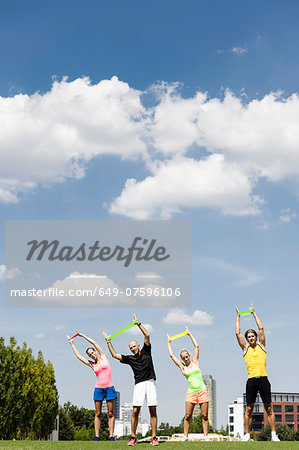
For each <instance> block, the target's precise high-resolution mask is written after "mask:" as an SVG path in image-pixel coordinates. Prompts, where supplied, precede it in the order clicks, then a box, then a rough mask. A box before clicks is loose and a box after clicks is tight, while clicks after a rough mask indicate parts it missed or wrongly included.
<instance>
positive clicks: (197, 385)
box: [184, 363, 207, 393]
mask: <svg viewBox="0 0 299 450" xmlns="http://www.w3.org/2000/svg"><path fill="white" fill-rule="evenodd" d="M184 369H185V377H186V378H187V381H188V383H189V387H188V391H187V392H191V393H193V392H201V391H206V390H207V387H206V385H205V384H204V382H203V379H202V375H201V370H200V368H199V367H198V366H197V365H196V364H194V363H191V364H189V366H185V367H184Z"/></svg>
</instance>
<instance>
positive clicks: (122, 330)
mask: <svg viewBox="0 0 299 450" xmlns="http://www.w3.org/2000/svg"><path fill="white" fill-rule="evenodd" d="M136 323H139V320H134V322H132V323H130V325H127V326H126V327H125V328H122V329H121V330H119V331H117V332H116V333H114V334H112V335H111V336H107V337H106V338H105V339H106V341H110V340H111V339H114V338H115V337H116V336H119V335H120V334H122V333H123V332H124V331H127V330H129V329H130V328H132V327H133V326H134V325H136Z"/></svg>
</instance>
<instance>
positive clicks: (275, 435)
mask: <svg viewBox="0 0 299 450" xmlns="http://www.w3.org/2000/svg"><path fill="white" fill-rule="evenodd" d="M271 441H275V442H280V439H279V437H278V436H277V434H276V433H275V434H274V435H272V436H271Z"/></svg>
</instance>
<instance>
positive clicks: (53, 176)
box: [0, 47, 299, 220]
mask: <svg viewBox="0 0 299 450" xmlns="http://www.w3.org/2000/svg"><path fill="white" fill-rule="evenodd" d="M232 51H234V53H236V54H242V53H243V54H244V52H245V51H246V49H245V47H234V48H233V49H232ZM148 93H154V94H155V95H157V97H156V101H155V104H154V106H152V105H151V106H148V107H147V106H144V105H143V104H142V95H143V94H144V93H143V92H140V91H138V90H136V89H134V88H132V87H130V86H129V85H128V84H127V83H124V82H121V81H119V80H118V79H117V78H116V77H113V78H112V79H111V80H103V81H101V82H99V83H98V84H94V85H93V84H92V83H91V82H90V80H89V79H88V78H79V79H77V80H74V81H72V82H69V81H68V80H67V79H63V80H62V81H55V82H54V83H53V86H52V88H51V90H49V91H48V92H46V93H44V94H41V93H39V92H36V93H35V94H33V95H31V96H29V95H24V94H18V95H16V96H14V97H12V98H10V97H9V98H3V97H2V98H0V121H1V128H2V130H1V136H0V201H2V202H6V203H16V202H17V201H19V199H20V196H21V195H22V194H23V193H25V194H26V193H28V192H32V191H33V190H34V189H36V188H37V187H38V186H39V185H40V184H45V183H46V184H49V183H51V182H60V181H63V180H65V179H66V178H68V177H73V178H80V177H83V176H85V172H86V167H87V166H88V163H89V162H90V161H91V160H92V159H93V158H95V157H96V156H98V155H107V154H110V155H117V156H119V158H120V160H121V159H128V158H139V159H140V160H141V161H142V162H143V163H144V164H145V166H146V168H147V169H148V171H149V175H148V176H147V177H146V178H145V179H144V180H139V181H136V180H134V179H133V178H132V179H129V180H127V182H126V185H125V186H124V188H123V191H122V192H121V193H120V195H119V196H118V197H117V198H116V199H115V200H114V201H113V202H112V203H111V204H110V211H111V212H113V213H118V214H122V215H125V216H128V217H134V218H141V219H142V218H149V217H170V216H172V215H173V214H174V213H176V212H179V211H181V210H182V208H184V207H188V208H203V207H204V208H216V209H218V210H220V211H221V212H223V213H224V214H253V213H257V212H258V210H259V207H258V204H259V198H258V196H257V195H256V191H257V190H258V187H259V181H260V180H261V179H263V181H271V182H279V181H281V180H283V179H290V178H292V179H295V180H298V177H299V146H298V142H299V122H298V120H297V118H298V116H299V97H298V95H297V94H293V95H291V96H289V97H287V98H284V97H283V96H282V94H281V93H269V94H267V95H265V96H264V97H263V98H261V99H254V100H251V101H249V100H248V99H246V98H244V95H243V94H244V93H243V94H242V95H240V97H237V96H235V95H234V94H233V93H232V92H230V91H229V90H228V91H226V92H225V94H224V96H223V98H222V97H219V98H218V97H214V98H210V97H209V96H208V95H207V93H204V92H200V91H199V92H196V94H195V95H194V96H193V97H190V98H183V97H182V96H181V95H180V93H179V84H178V83H173V84H167V83H161V84H160V85H159V86H155V87H154V88H153V87H150V88H149V90H148ZM16 129H17V130H18V133H15V130H16ZM190 149H192V156H193V157H192V158H191V157H190V156H189V154H188V151H189V150H190ZM120 163H121V162H120ZM193 187H194V189H193ZM160 193H161V195H159V194H160ZM142 199H143V205H142ZM134 205H135V206H134ZM134 207H136V210H135V211H134ZM282 220H283V219H282Z"/></svg>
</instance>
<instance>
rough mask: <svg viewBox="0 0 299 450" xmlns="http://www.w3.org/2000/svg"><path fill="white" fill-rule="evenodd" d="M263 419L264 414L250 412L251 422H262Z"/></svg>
mask: <svg viewBox="0 0 299 450" xmlns="http://www.w3.org/2000/svg"><path fill="white" fill-rule="evenodd" d="M263 420H264V414H252V422H253V423H256V422H263Z"/></svg>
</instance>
